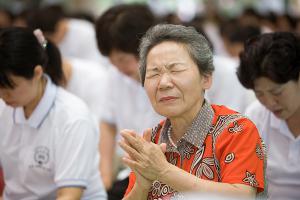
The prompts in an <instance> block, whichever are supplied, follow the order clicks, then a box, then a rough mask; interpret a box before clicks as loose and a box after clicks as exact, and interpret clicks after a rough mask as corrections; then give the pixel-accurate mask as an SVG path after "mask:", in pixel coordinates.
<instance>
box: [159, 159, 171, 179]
mask: <svg viewBox="0 0 300 200" xmlns="http://www.w3.org/2000/svg"><path fill="white" fill-rule="evenodd" d="M162 166H163V167H162V170H160V172H159V173H158V176H157V178H156V179H157V180H162V178H164V177H166V176H167V175H168V174H169V172H170V170H171V168H172V167H173V165H172V164H170V163H169V162H167V161H166V164H165V165H162Z"/></svg>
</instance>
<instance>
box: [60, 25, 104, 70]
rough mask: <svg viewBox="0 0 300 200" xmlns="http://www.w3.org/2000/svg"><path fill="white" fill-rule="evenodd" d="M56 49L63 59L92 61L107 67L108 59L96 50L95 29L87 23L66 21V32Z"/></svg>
mask: <svg viewBox="0 0 300 200" xmlns="http://www.w3.org/2000/svg"><path fill="white" fill-rule="evenodd" d="M58 47H59V49H60V51H61V54H62V56H63V57H66V58H68V57H70V58H72V57H75V58H81V59H86V60H90V61H94V62H96V63H99V64H100V66H102V67H105V68H107V67H108V65H109V61H108V59H107V58H105V57H104V56H102V55H101V54H100V52H99V50H98V48H97V41H96V32H95V28H94V26H93V24H92V23H90V22H88V21H85V20H80V19H68V30H67V32H66V35H65V36H64V38H63V40H62V41H61V42H60V43H59V45H58Z"/></svg>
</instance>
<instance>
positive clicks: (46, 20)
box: [27, 5, 65, 34]
mask: <svg viewBox="0 0 300 200" xmlns="http://www.w3.org/2000/svg"><path fill="white" fill-rule="evenodd" d="M64 18H65V13H64V10H63V8H62V7H61V6H59V5H51V6H47V7H44V8H41V9H38V10H35V11H32V12H31V13H30V14H29V15H28V17H27V24H28V27H30V28H31V29H33V30H34V29H37V28H38V29H41V30H42V31H43V32H44V33H48V34H53V33H55V31H56V27H57V24H58V23H59V22H60V21H61V20H63V19H64Z"/></svg>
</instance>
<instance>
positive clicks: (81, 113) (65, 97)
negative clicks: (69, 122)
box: [54, 87, 90, 119]
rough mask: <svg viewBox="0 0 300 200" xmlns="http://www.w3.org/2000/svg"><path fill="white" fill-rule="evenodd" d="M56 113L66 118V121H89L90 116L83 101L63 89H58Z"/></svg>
mask: <svg viewBox="0 0 300 200" xmlns="http://www.w3.org/2000/svg"><path fill="white" fill-rule="evenodd" d="M54 112H55V113H56V114H58V115H60V116H64V117H65V119H69V118H72V119H76V118H78V119H79V118H86V119H88V118H89V115H90V111H89V109H88V107H87V105H86V103H84V102H83V100H81V99H80V98H79V97H77V96H75V95H73V94H71V93H70V92H68V91H66V90H65V89H63V88H61V87H58V89H57V94H56V99H55V102H54Z"/></svg>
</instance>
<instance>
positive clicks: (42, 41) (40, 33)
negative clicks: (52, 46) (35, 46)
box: [33, 29, 47, 49]
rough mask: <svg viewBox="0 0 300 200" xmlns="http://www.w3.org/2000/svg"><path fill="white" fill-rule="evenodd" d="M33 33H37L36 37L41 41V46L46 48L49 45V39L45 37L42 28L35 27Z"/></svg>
mask: <svg viewBox="0 0 300 200" xmlns="http://www.w3.org/2000/svg"><path fill="white" fill-rule="evenodd" d="M33 34H34V35H35V37H36V38H37V40H38V41H39V43H40V44H41V46H42V47H43V48H44V49H46V47H47V40H46V39H45V36H44V34H43V32H42V31H41V29H35V30H34V31H33Z"/></svg>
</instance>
